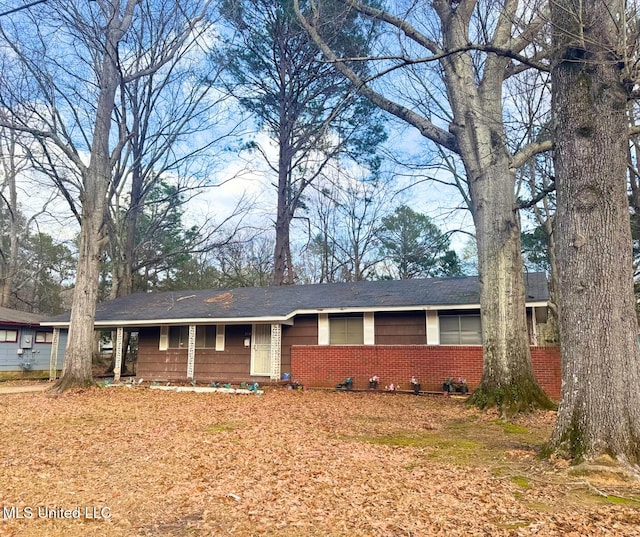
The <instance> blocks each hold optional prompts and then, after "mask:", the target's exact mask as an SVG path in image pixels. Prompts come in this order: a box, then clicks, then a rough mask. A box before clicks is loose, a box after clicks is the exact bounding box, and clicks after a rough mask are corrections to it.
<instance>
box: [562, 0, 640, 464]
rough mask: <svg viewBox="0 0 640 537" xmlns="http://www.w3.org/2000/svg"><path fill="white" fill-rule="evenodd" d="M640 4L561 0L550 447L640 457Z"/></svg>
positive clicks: (574, 453)
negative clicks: (631, 165)
mask: <svg viewBox="0 0 640 537" xmlns="http://www.w3.org/2000/svg"><path fill="white" fill-rule="evenodd" d="M636 16H637V13H632V14H631V15H629V14H628V13H626V12H625V4H624V3H621V2H614V1H610V0H586V1H581V2H577V1H573V0H554V2H552V4H551V20H552V22H553V29H554V33H553V41H554V49H555V58H554V62H553V69H552V83H553V101H552V110H553V132H554V144H555V151H554V164H555V172H556V186H557V210H556V216H555V237H556V244H557V249H558V252H557V259H558V268H559V270H558V281H559V293H558V305H559V313H560V316H559V319H560V336H561V340H562V345H561V350H562V379H563V385H562V399H561V402H560V408H559V412H558V421H557V423H556V427H555V430H554V432H553V435H552V438H551V442H550V449H553V450H558V451H560V452H561V453H563V454H565V455H568V456H569V457H570V458H572V459H574V460H575V461H577V462H580V461H583V460H585V461H588V462H593V461H596V460H597V458H598V457H599V456H601V455H610V456H614V457H617V459H618V460H619V461H620V462H621V463H623V464H625V465H633V467H634V469H635V472H636V476H637V475H638V468H639V467H638V464H639V463H640V404H639V403H638V398H637V397H636V396H635V390H634V388H636V387H638V386H640V350H639V348H638V341H637V331H638V323H637V320H636V314H635V298H634V294H633V272H632V258H631V232H630V225H629V201H628V198H627V185H626V171H627V155H628V136H627V135H628V116H627V100H628V99H629V98H630V97H633V93H632V90H633V85H634V83H633V77H634V72H633V70H634V65H635V62H636V61H637V58H635V57H634V56H633V55H634V54H636V53H637V49H636V48H637V40H638V34H637V26H635V24H628V23H627V21H628V20H633V19H634V17H636Z"/></svg>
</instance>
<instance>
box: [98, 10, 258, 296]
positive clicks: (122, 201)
mask: <svg viewBox="0 0 640 537" xmlns="http://www.w3.org/2000/svg"><path fill="white" fill-rule="evenodd" d="M152 4H153V2H149V0H145V2H144V5H143V9H144V10H146V11H151V10H152ZM170 6H171V5H170V4H166V5H165V6H164V8H165V9H170ZM175 23H176V21H175V20H174V19H172V18H171V17H167V16H166V15H165V14H164V13H162V12H161V13H158V14H157V16H155V17H149V18H148V20H147V23H146V24H145V25H144V26H142V25H141V26H139V27H134V28H132V31H131V36H130V38H129V45H130V47H131V48H132V49H136V50H137V52H135V53H133V60H132V63H133V64H134V65H136V66H137V67H136V68H137V69H140V70H142V69H144V68H145V62H146V61H147V60H146V55H153V56H157V57H161V56H162V55H163V54H164V52H163V51H166V50H168V48H170V47H171V46H172V45H171V42H172V40H174V39H175V36H174V35H173V29H174V26H175ZM212 34H213V21H209V22H208V23H206V24H201V25H199V26H198V28H197V29H195V30H194V31H193V32H192V33H191V35H190V36H189V38H188V39H185V40H184V41H182V42H181V43H180V46H179V47H176V48H175V52H174V53H173V55H172V57H171V58H170V60H169V61H168V62H167V64H166V65H165V66H164V67H163V69H162V70H160V71H158V72H156V73H153V74H152V75H150V76H145V77H140V78H136V79H134V80H131V81H130V82H128V83H125V84H122V88H121V91H120V94H119V101H118V102H117V103H116V116H117V120H118V129H119V132H121V133H122V134H123V135H124V136H126V144H125V146H124V148H123V151H121V152H120V154H119V160H118V162H117V163H115V166H114V174H113V181H112V183H111V185H110V211H109V228H110V230H109V234H110V242H109V248H108V255H109V259H110V267H111V271H112V281H111V293H110V295H111V298H117V297H120V296H125V295H127V294H130V293H131V292H132V290H133V275H134V273H135V272H136V271H137V270H140V269H142V268H143V267H144V265H145V263H153V262H154V261H155V260H153V259H145V256H144V255H142V254H143V252H144V246H143V245H144V244H145V243H147V242H148V241H152V240H153V236H152V235H153V233H155V232H156V231H157V226H162V219H163V218H165V217H166V216H167V214H166V212H165V211H163V210H156V209H155V208H152V207H150V206H151V205H153V204H154V203H155V204H159V205H161V206H162V207H165V208H171V207H176V206H177V205H185V204H186V203H187V202H188V201H189V200H191V199H192V197H194V196H197V195H199V194H200V193H202V192H203V191H205V190H208V189H212V188H214V187H216V186H218V184H217V183H216V182H215V181H213V180H212V178H211V176H212V173H211V170H212V168H213V163H214V162H216V161H217V160H218V159H217V158H216V155H215V153H214V150H216V149H217V148H218V147H219V145H220V144H221V140H222V139H223V138H224V137H226V136H228V135H230V133H228V132H221V131H222V129H219V128H217V127H218V124H221V123H223V121H224V122H226V121H225V118H223V117H222V109H223V106H224V103H225V100H226V98H227V96H225V95H224V94H223V93H221V92H220V91H219V88H218V87H217V86H216V85H215V80H216V78H217V76H218V74H219V73H218V72H216V69H215V65H212V62H211V61H209V59H208V58H209V54H208V52H207V50H206V49H204V46H205V45H207V44H208V43H209V42H210V41H211V40H212V38H213V35H212ZM237 126H238V124H237V123H236V124H235V125H234V126H232V127H231V132H233V131H234V129H235V128H237ZM214 132H216V133H218V132H219V133H220V134H216V135H212V133H214ZM167 182H169V183H170V184H171V188H170V190H167V189H166V188H165V189H164V192H165V194H166V195H165V196H162V195H161V196H158V195H151V194H152V193H154V191H156V194H157V189H158V188H160V189H162V183H167ZM245 208H246V207H245V206H244V204H239V205H238V207H237V209H238V211H240V210H241V209H245ZM143 213H145V216H146V217H147V218H148V217H152V216H153V217H155V218H158V219H159V220H160V221H158V222H145V225H144V226H141V225H140V219H141V218H142V216H143ZM234 216H235V214H234ZM200 224H201V225H202V226H203V227H206V223H205V222H201V223H200ZM143 227H144V229H142V228H143ZM214 227H215V228H216V229H218V228H219V225H217V226H214ZM211 235H212V233H197V234H191V235H190V240H189V241H187V243H185V242H181V243H180V245H179V247H178V248H177V249H174V251H173V252H171V251H168V250H165V251H164V252H163V256H164V257H167V258H169V257H171V255H172V254H173V255H175V256H179V255H184V253H185V252H188V251H190V250H191V251H197V250H201V249H202V248H206V247H214V246H215V244H217V243H218V241H215V240H214V241H212V240H210V239H211ZM174 246H178V245H174Z"/></svg>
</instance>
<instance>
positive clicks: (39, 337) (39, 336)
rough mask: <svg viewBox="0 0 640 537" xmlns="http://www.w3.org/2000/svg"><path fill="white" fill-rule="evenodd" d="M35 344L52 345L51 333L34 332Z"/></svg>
mask: <svg viewBox="0 0 640 537" xmlns="http://www.w3.org/2000/svg"><path fill="white" fill-rule="evenodd" d="M36 343H53V332H36Z"/></svg>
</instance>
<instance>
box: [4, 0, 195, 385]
mask: <svg viewBox="0 0 640 537" xmlns="http://www.w3.org/2000/svg"><path fill="white" fill-rule="evenodd" d="M141 7H142V6H141V2H140V0H126V2H119V1H115V0H96V1H95V2H89V3H84V2H80V3H72V4H69V3H67V2H60V1H51V2H47V3H46V4H45V5H44V7H42V6H39V8H40V9H35V8H34V10H33V11H31V12H29V13H28V14H26V15H24V16H23V17H20V18H17V19H16V20H15V21H13V24H12V25H10V26H7V27H3V28H2V34H3V37H4V38H5V40H6V43H7V44H8V45H9V46H10V47H11V49H12V52H13V54H14V55H15V56H16V57H17V59H18V61H17V64H18V65H19V66H20V67H21V68H22V69H23V71H24V72H26V73H28V74H29V75H30V80H32V85H31V87H29V88H26V89H28V90H33V92H32V93H31V94H30V95H27V96H26V98H23V94H22V90H23V89H24V88H22V87H17V88H16V87H13V88H12V87H11V85H10V83H11V80H5V87H4V88H3V90H4V91H3V92H2V94H3V101H4V102H3V104H4V106H5V114H11V115H10V116H9V117H8V118H6V119H3V123H4V124H5V126H6V125H8V126H10V127H13V128H16V129H20V130H23V131H25V132H28V133H30V134H31V135H33V136H34V137H36V138H37V139H38V141H39V142H40V144H41V146H42V147H43V154H44V155H45V156H46V157H47V158H48V162H47V163H46V164H48V165H49V171H50V172H51V177H52V178H53V180H54V182H55V183H56V184H57V186H58V187H59V188H60V189H61V191H62V194H63V195H64V196H65V198H66V199H67V201H68V202H69V204H70V208H71V210H72V212H74V214H75V215H76V216H77V218H78V220H79V222H80V226H81V227H80V238H79V253H78V268H77V272H76V282H75V288H74V296H73V306H72V309H71V321H70V328H69V339H68V347H67V352H66V355H65V364H64V367H63V372H62V376H61V378H60V380H59V381H58V382H57V383H56V385H55V386H54V387H53V391H55V392H62V391H64V390H66V389H68V388H70V387H74V386H87V385H89V384H91V383H92V372H91V354H90V352H89V351H88V349H91V348H92V346H93V339H94V337H93V326H94V319H95V307H96V301H97V291H98V281H99V267H100V258H101V257H102V253H103V250H104V247H105V245H106V244H107V241H108V238H109V236H108V226H107V211H108V199H109V195H110V186H111V183H112V178H113V164H114V163H115V162H117V161H118V160H119V155H120V153H121V151H122V149H123V147H124V146H125V144H126V142H127V136H128V133H126V132H122V131H120V132H117V131H116V129H114V121H113V118H114V107H115V103H116V97H117V95H118V92H119V91H121V89H122V88H123V86H126V84H129V83H131V82H132V81H134V80H136V79H139V78H141V77H148V76H152V75H154V74H155V73H157V72H159V71H160V70H161V69H162V68H163V67H164V66H166V65H167V64H168V63H169V62H170V61H171V60H172V58H173V57H174V56H175V55H176V53H177V52H178V51H179V50H180V48H181V47H182V44H183V43H184V41H185V40H186V39H188V38H189V36H190V35H191V32H192V31H193V30H194V28H196V27H197V25H198V23H199V22H200V21H201V20H202V18H203V17H204V14H205V9H206V7H207V3H206V2H204V3H203V2H192V3H183V2H181V3H180V4H177V3H175V2H168V1H165V0H158V2H152V3H149V4H146V5H145V7H146V8H147V9H141ZM43 10H44V11H43ZM156 16H162V17H164V18H165V19H166V20H168V21H171V23H172V24H171V35H172V39H171V40H169V41H167V42H166V47H165V48H163V49H162V50H161V51H157V52H156V53H154V54H146V53H145V54H142V56H143V59H142V61H141V62H138V61H135V58H136V55H137V54H138V55H139V54H140V53H141V51H140V50H138V49H136V48H135V47H129V46H128V43H127V42H126V38H128V37H129V36H130V35H131V30H132V28H136V27H139V26H140V25H145V24H146V21H148V18H149V17H156ZM54 44H55V46H53V45H54ZM16 103H18V106H13V105H15V104H16ZM114 135H115V136H114ZM52 146H53V147H54V148H55V149H53V148H52ZM61 155H62V156H64V158H65V159H66V162H67V166H66V169H67V170H68V173H65V170H64V168H62V169H59V168H58V167H57V166H55V162H54V158H56V157H58V158H59V157H60V156H61Z"/></svg>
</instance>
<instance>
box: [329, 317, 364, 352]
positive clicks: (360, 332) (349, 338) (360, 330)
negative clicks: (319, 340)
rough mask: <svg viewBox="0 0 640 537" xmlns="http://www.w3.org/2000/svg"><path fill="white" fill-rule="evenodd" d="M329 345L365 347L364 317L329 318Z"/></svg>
mask: <svg viewBox="0 0 640 537" xmlns="http://www.w3.org/2000/svg"><path fill="white" fill-rule="evenodd" d="M329 344H331V345H363V344H364V323H363V317H362V315H352V316H349V317H331V316H330V317H329Z"/></svg>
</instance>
